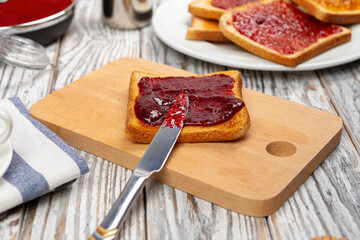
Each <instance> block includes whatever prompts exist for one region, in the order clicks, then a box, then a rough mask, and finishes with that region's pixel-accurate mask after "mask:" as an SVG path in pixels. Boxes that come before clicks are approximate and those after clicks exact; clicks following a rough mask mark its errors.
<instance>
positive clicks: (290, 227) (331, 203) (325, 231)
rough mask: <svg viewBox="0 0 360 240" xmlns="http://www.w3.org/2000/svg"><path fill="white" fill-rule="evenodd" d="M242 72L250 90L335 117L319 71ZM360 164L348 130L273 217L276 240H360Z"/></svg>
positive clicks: (272, 223)
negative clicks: (320, 239) (332, 239)
mask: <svg viewBox="0 0 360 240" xmlns="http://www.w3.org/2000/svg"><path fill="white" fill-rule="evenodd" d="M242 72H243V74H244V79H245V86H248V87H249V86H250V87H251V88H252V89H255V90H258V91H262V92H265V93H268V94H271V95H274V96H278V97H281V98H284V99H288V100H291V101H294V102H298V103H302V104H306V105H309V106H313V107H317V108H320V109H324V110H326V111H329V112H333V113H335V114H336V111H335V110H334V108H333V105H332V104H331V102H330V100H329V98H328V97H327V95H326V92H325V90H324V89H323V87H322V85H321V83H320V81H319V79H318V77H317V75H316V74H315V73H314V72H298V73H270V72H254V71H242ZM349 104H351V103H349ZM359 160H360V158H359V155H358V153H357V152H356V149H355V148H354V146H353V144H352V142H351V140H350V138H349V136H348V135H347V133H346V131H343V134H342V139H341V142H340V145H339V146H338V147H337V148H336V150H335V151H334V152H333V153H332V154H331V155H330V156H329V157H328V158H327V159H326V160H325V162H324V163H323V164H322V165H321V166H320V167H319V168H318V169H317V170H316V171H315V173H314V175H312V176H311V177H310V178H309V179H308V180H307V181H306V182H305V184H304V185H302V186H301V187H300V189H299V190H298V191H296V192H295V194H294V195H293V196H292V197H291V198H290V199H289V201H288V202H286V203H285V204H284V206H283V207H281V208H280V209H279V210H278V211H277V212H276V213H275V214H274V215H273V216H272V217H271V218H268V222H269V225H270V226H269V227H270V229H272V230H273V231H272V236H279V237H280V238H281V239H309V238H311V237H315V236H321V235H333V236H337V237H341V236H342V237H347V238H348V239H356V236H360V221H359V219H360V215H359V202H360V186H359V184H358V183H359V179H360V176H359V172H360V171H359V169H360V168H359ZM344 223H346V224H344Z"/></svg>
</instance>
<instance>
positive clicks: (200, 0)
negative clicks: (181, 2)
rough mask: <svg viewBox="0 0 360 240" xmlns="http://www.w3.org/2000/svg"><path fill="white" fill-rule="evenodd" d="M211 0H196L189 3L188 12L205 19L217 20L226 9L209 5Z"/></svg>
mask: <svg viewBox="0 0 360 240" xmlns="http://www.w3.org/2000/svg"><path fill="white" fill-rule="evenodd" d="M211 2H212V0H196V1H194V2H191V3H190V4H189V12H190V13H191V14H192V15H194V16H196V17H201V18H205V19H213V20H219V19H220V17H221V15H223V14H224V13H225V12H226V10H225V9H221V8H217V7H214V6H213V5H211Z"/></svg>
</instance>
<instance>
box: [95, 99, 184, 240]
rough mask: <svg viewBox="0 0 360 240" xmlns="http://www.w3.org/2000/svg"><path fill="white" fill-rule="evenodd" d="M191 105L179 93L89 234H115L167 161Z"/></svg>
mask: <svg viewBox="0 0 360 240" xmlns="http://www.w3.org/2000/svg"><path fill="white" fill-rule="evenodd" d="M188 108H189V99H188V97H187V96H186V95H185V94H180V95H179V96H178V97H177V99H176V101H175V103H174V105H173V106H172V107H171V109H170V111H169V113H168V114H167V116H166V118H165V120H164V122H163V123H162V125H161V127H160V129H159V130H158V132H157V133H156V135H155V137H154V138H153V140H152V141H151V143H150V145H149V147H148V148H147V150H146V152H145V154H144V156H143V157H142V158H141V160H140V162H139V164H138V165H137V167H136V168H135V170H134V172H133V174H132V175H131V177H130V179H129V181H128V182H127V184H126V186H125V188H124V190H123V191H122V192H121V194H120V197H119V198H118V199H117V200H116V202H115V204H114V206H113V207H112V208H111V209H110V211H109V213H108V214H107V215H106V217H105V219H104V220H103V222H102V223H101V224H100V226H98V227H97V229H96V231H95V233H94V234H93V235H92V236H91V237H90V238H89V239H90V240H110V239H114V238H115V237H116V235H117V233H118V231H119V228H120V227H121V225H122V224H123V223H124V221H125V218H126V215H127V213H128V212H129V210H130V207H131V205H132V203H133V202H134V201H135V200H136V199H137V197H138V196H139V194H140V193H141V191H142V189H143V187H144V186H145V183H146V181H147V180H148V178H149V177H150V176H151V174H153V173H155V172H159V171H160V170H161V169H162V167H163V166H164V165H165V162H166V160H167V158H168V157H169V155H170V152H171V150H172V149H173V147H174V145H175V143H176V140H177V139H178V137H179V135H180V132H181V130H182V128H183V126H184V120H185V117H186V114H187V111H188Z"/></svg>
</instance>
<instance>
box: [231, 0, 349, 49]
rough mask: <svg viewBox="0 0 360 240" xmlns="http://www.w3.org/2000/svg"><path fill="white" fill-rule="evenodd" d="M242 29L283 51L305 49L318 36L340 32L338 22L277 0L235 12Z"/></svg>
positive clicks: (265, 43) (267, 44) (238, 27)
mask: <svg viewBox="0 0 360 240" xmlns="http://www.w3.org/2000/svg"><path fill="white" fill-rule="evenodd" d="M232 17H233V26H234V27H235V29H236V30H237V31H239V33H241V34H243V35H245V36H246V37H248V38H250V39H252V40H253V41H255V42H257V43H259V44H261V45H264V46H266V47H268V48H270V49H273V50H275V51H277V52H278V53H280V54H283V55H292V54H294V53H296V52H299V51H302V50H304V49H305V48H307V47H309V46H310V45H312V44H314V43H316V42H317V41H318V40H319V39H321V38H325V37H328V36H330V35H332V34H335V33H339V32H341V31H342V29H341V28H340V27H339V26H335V25H331V24H327V23H322V22H319V21H318V20H316V19H315V18H313V17H311V16H310V15H307V14H305V13H304V12H302V11H300V10H299V9H297V8H296V7H295V6H294V5H292V4H290V3H287V2H283V1H274V2H271V3H267V4H265V3H264V4H260V3H259V4H254V5H253V6H250V7H249V8H247V10H246V11H245V12H236V11H235V12H234V13H233V16H232Z"/></svg>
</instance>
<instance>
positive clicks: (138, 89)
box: [125, 71, 250, 143]
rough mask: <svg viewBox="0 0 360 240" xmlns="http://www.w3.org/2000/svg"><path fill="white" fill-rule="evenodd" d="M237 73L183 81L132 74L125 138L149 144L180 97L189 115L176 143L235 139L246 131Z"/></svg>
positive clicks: (188, 78)
mask: <svg viewBox="0 0 360 240" xmlns="http://www.w3.org/2000/svg"><path fill="white" fill-rule="evenodd" d="M241 89H242V79H241V74H240V72H238V71H224V72H217V73H211V74H204V75H195V76H190V77H189V76H187V77H159V76H156V75H153V74H148V73H142V72H133V73H132V76H131V80H130V87H129V101H128V109H127V110H128V113H127V119H126V127H125V132H126V135H127V136H128V137H129V138H130V139H131V140H132V141H134V142H139V143H150V142H151V140H152V138H153V137H154V136H155V134H156V132H157V131H158V129H159V127H160V125H161V124H162V122H163V121H164V119H165V117H166V115H167V113H168V111H169V109H170V108H171V106H172V104H173V103H174V102H175V100H176V97H177V96H178V95H179V94H180V93H185V94H186V95H187V96H188V97H189V111H188V114H187V116H186V119H185V123H184V128H183V130H182V131H181V133H180V136H179V139H178V141H179V142H214V141H229V140H234V139H238V138H240V137H242V136H244V135H245V133H246V132H247V131H248V130H249V128H250V117H249V114H248V111H247V109H246V106H245V104H244V102H243V99H242V93H241Z"/></svg>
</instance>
